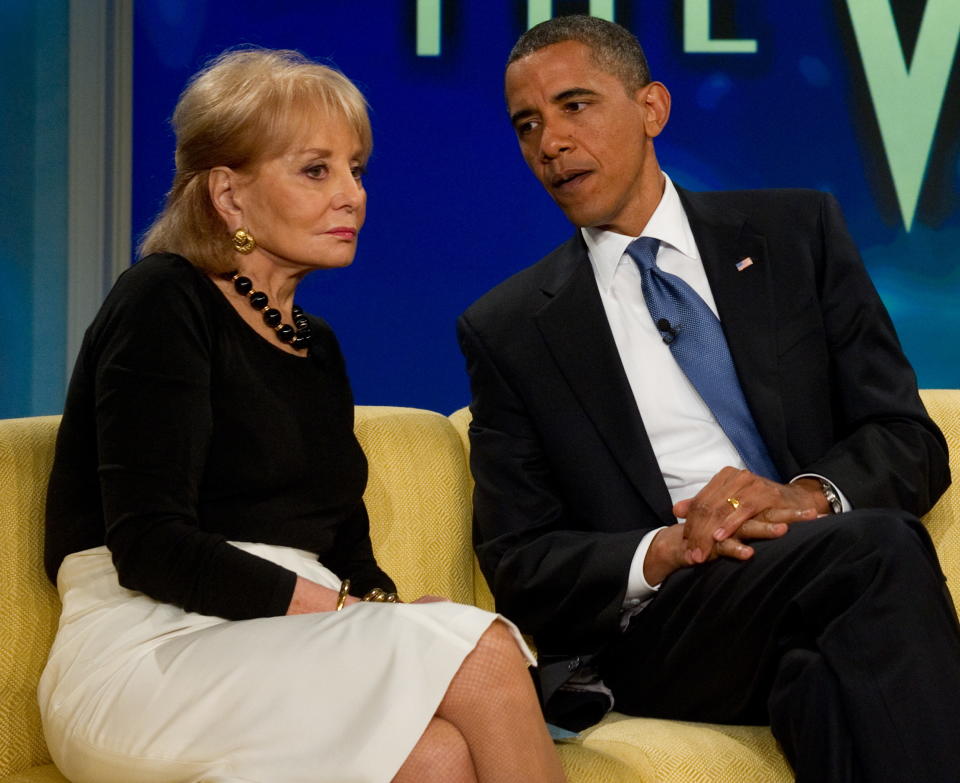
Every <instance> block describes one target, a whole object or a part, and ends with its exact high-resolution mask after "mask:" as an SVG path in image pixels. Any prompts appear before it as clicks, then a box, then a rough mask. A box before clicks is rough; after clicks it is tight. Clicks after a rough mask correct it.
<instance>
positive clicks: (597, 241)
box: [580, 173, 700, 291]
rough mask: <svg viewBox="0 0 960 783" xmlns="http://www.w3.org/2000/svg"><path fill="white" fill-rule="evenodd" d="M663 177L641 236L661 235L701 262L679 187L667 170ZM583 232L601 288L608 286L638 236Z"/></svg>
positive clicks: (661, 240) (605, 288) (664, 239)
mask: <svg viewBox="0 0 960 783" xmlns="http://www.w3.org/2000/svg"><path fill="white" fill-rule="evenodd" d="M663 178H664V188H663V195H662V196H661V197H660V203H659V204H657V208H656V209H655V210H654V211H653V214H652V215H651V216H650V220H648V221H647V225H646V226H644V228H643V231H641V232H640V234H639V236H642V237H654V238H655V239H659V240H660V243H661V244H663V245H669V246H671V247H672V248H673V249H674V250H676V251H677V252H679V253H680V254H681V255H683V256H686V257H687V258H689V259H691V260H693V261H696V262H697V263H699V262H700V251H699V250H697V243H696V242H695V241H694V239H693V231H692V230H691V228H690V221H689V220H687V213H686V212H684V210H683V204H681V203H680V196H679V194H678V193H677V188H676V186H675V185H674V184H673V181H672V180H671V179H670V177H668V176H667V175H666V173H664V175H663ZM580 232H581V233H582V234H583V240H584V242H586V244H587V251H588V253H589V255H590V263H591V264H592V265H593V271H594V274H595V275H596V277H597V283H598V284H599V285H600V287H601V289H602V290H604V291H606V290H609V288H610V286H611V285H612V284H613V277H614V275H615V274H616V272H617V268H618V267H619V265H620V261H621V259H622V258H623V255H624V251H625V250H626V249H627V245H629V244H630V243H631V242H632V241H633V240H634V239H636V238H637V237H630V236H626V235H624V234H618V233H616V232H615V231H605V230H604V229H600V228H581V229H580Z"/></svg>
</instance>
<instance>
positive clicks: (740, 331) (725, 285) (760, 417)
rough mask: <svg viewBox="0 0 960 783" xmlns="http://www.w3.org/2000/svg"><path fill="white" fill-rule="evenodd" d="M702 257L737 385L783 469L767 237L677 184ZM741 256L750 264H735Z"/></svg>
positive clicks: (783, 425)
mask: <svg viewBox="0 0 960 783" xmlns="http://www.w3.org/2000/svg"><path fill="white" fill-rule="evenodd" d="M677 191H678V193H679V194H680V199H681V201H682V202H683V206H684V209H685V211H686V213H687V218H688V219H689V221H690V227H691V229H692V230H693V235H694V238H695V239H696V242H697V247H698V249H699V250H700V256H701V259H702V261H703V266H704V270H705V271H706V274H707V279H708V281H709V282H710V290H711V291H712V293H713V298H714V301H715V302H716V305H717V311H718V312H719V314H720V321H721V324H722V325H723V332H724V335H725V336H726V338H727V344H728V345H729V347H730V353H731V355H732V356H733V363H734V366H735V367H736V371H737V376H738V378H739V380H740V386H741V388H742V389H743V394H744V396H745V397H746V399H747V404H748V405H749V406H750V410H751V412H752V413H753V418H754V421H755V422H756V424H757V429H759V431H760V434H761V435H762V436H763V438H764V441H765V442H766V444H767V449H768V450H769V452H770V455H771V456H772V457H773V460H774V462H775V463H776V464H777V466H778V467H779V468H780V469H781V471H783V469H784V466H785V465H786V464H787V463H788V462H789V459H790V458H789V456H788V454H787V452H786V444H787V438H786V423H785V422H784V417H783V408H782V406H781V404H780V391H779V388H778V380H779V379H778V375H777V352H776V349H777V346H776V312H775V309H774V299H773V290H772V289H773V282H772V271H771V266H770V263H771V260H770V258H769V257H768V256H767V247H766V240H765V239H764V237H763V236H762V235H760V234H757V233H755V232H754V231H752V230H751V229H750V227H749V225H748V223H747V218H746V216H745V215H743V214H742V213H740V212H736V211H733V210H720V209H717V208H716V207H715V206H714V202H713V200H712V199H711V194H710V193H690V192H687V191H685V190H682V189H681V188H677ZM745 259H747V260H749V262H750V263H749V264H747V265H744V266H743V268H742V269H738V264H740V263H741V262H743V261H744V260H745Z"/></svg>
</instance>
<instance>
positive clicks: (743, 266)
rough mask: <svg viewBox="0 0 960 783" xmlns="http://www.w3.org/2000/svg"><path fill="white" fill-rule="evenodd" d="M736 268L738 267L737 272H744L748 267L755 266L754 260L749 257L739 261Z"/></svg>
mask: <svg viewBox="0 0 960 783" xmlns="http://www.w3.org/2000/svg"><path fill="white" fill-rule="evenodd" d="M736 266H737V271H738V272H742V271H743V270H744V269H746V268H747V267H748V266H753V259H752V258H750V256H747V257H746V258H742V259H740V260H739V261H737V264H736Z"/></svg>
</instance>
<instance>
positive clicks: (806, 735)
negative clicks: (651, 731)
mask: <svg viewBox="0 0 960 783" xmlns="http://www.w3.org/2000/svg"><path fill="white" fill-rule="evenodd" d="M753 545H754V546H755V549H756V553H755V555H754V557H753V558H752V559H751V560H749V561H747V562H738V561H734V560H730V559H723V558H721V559H718V560H715V561H713V562H711V563H708V564H705V565H703V566H698V567H694V568H686V569H683V570H681V571H678V572H676V573H675V574H673V575H672V576H670V577H669V578H668V579H667V580H666V581H665V582H664V584H663V585H662V587H661V589H660V591H659V592H658V594H657V595H656V597H655V598H654V599H653V601H651V603H650V604H649V605H648V606H647V607H646V609H644V610H643V611H642V612H641V613H640V614H639V615H638V616H637V617H635V618H634V619H633V620H632V621H631V624H630V626H629V628H628V629H627V630H626V631H625V633H624V634H623V636H622V637H621V638H620V639H618V640H617V642H616V643H615V644H614V645H613V646H612V647H611V648H609V649H608V650H607V651H606V652H605V653H604V654H603V656H602V657H601V658H600V660H599V662H598V663H599V667H600V673H601V676H602V677H603V679H604V681H605V682H606V683H607V685H608V686H610V687H611V689H612V690H613V692H614V696H615V699H616V705H615V709H617V710H619V711H621V712H626V713H630V714H635V715H645V716H650V717H665V718H674V719H681V720H696V721H709V722H714V723H753V724H766V723H769V724H770V725H771V727H772V729H773V733H774V735H775V736H776V738H777V739H778V740H779V742H780V743H781V746H782V747H783V749H784V752H785V754H786V756H787V758H788V759H789V761H790V763H791V765H792V766H793V768H794V771H795V772H796V776H797V781H798V783H814V782H816V783H823V782H824V781H868V782H869V783H874V782H879V781H890V782H891V783H894V782H896V783H904V782H905V781H923V783H947V782H948V781H950V782H951V783H957V781H960V707H958V705H960V627H958V624H957V615H956V611H955V609H954V605H953V602H952V600H951V598H950V594H949V592H948V591H947V589H946V583H945V580H944V577H943V572H942V571H941V569H940V564H939V561H938V560H937V556H936V552H935V550H934V548H933V544H932V543H931V541H930V538H929V536H928V534H927V532H926V530H925V529H924V528H923V525H922V524H921V523H920V522H919V521H917V520H916V519H915V518H913V517H911V516H909V515H907V514H900V513H898V512H892V511H886V510H874V509H865V510H858V511H853V512H850V513H847V514H843V515H840V516H836V517H832V516H831V517H824V518H822V519H819V520H816V521H813V522H803V523H797V524H795V525H793V526H792V527H791V529H790V531H789V532H788V533H787V534H786V535H785V536H784V537H782V538H780V539H776V540H771V541H758V542H754V544H753Z"/></svg>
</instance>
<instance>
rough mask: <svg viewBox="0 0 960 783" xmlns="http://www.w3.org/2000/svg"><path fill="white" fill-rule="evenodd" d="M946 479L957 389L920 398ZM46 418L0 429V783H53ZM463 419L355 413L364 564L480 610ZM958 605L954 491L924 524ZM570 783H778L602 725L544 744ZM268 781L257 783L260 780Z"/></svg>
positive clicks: (739, 730)
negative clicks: (46, 690)
mask: <svg viewBox="0 0 960 783" xmlns="http://www.w3.org/2000/svg"><path fill="white" fill-rule="evenodd" d="M923 396H924V401H925V402H926V405H927V408H928V410H929V411H930V413H931V415H932V416H933V417H934V418H935V419H936V420H937V422H938V423H939V425H940V426H941V428H942V429H943V430H944V432H945V434H946V435H947V439H948V441H949V442H950V445H951V451H952V454H953V459H952V461H951V462H952V467H953V470H954V475H957V476H960V390H934V391H924V392H923ZM58 420H59V419H58V417H55V416H47V417H38V418H30V419H10V420H5V421H0V573H2V581H0V783H44V782H46V783H55V782H56V783H64V781H65V778H64V777H63V776H61V775H60V773H59V772H57V770H56V768H55V767H54V766H53V765H52V764H51V763H50V758H49V755H48V753H47V750H46V746H45V744H44V741H43V734H42V732H41V729H40V719H39V715H38V711H37V707H36V703H35V690H36V685H37V680H38V678H39V676H40V671H41V669H42V668H43V663H44V660H45V658H46V652H47V649H48V648H49V645H50V643H51V640H52V638H53V635H54V633H55V631H56V623H57V614H58V611H59V605H58V600H57V595H56V591H55V590H54V589H53V588H52V587H51V586H50V585H49V584H48V582H47V580H46V577H45V576H44V573H43V568H42V531H43V502H44V493H45V490H46V480H47V474H48V473H49V469H50V462H51V459H52V456H53V442H54V437H55V434H56V428H57V423H58ZM468 422H469V413H468V412H467V411H465V410H461V411H458V412H457V413H455V414H453V416H451V417H450V418H449V419H448V418H446V417H444V416H441V415H440V414H437V413H431V412H429V411H422V410H415V409H409V408H382V407H363V406H361V407H358V408H357V425H356V430H357V435H358V437H359V439H360V442H361V444H362V445H363V448H364V450H365V451H366V453H367V456H368V458H369V461H370V480H369V485H368V488H367V493H366V501H367V505H368V507H369V510H370V516H371V520H372V535H373V540H374V548H375V550H376V553H377V557H378V559H379V560H380V561H381V562H382V563H383V565H384V567H385V568H386V570H387V571H388V572H390V573H391V574H392V575H393V576H394V578H395V579H396V581H397V584H398V586H399V589H400V592H401V595H402V596H409V597H413V596H416V595H419V594H421V593H433V594H438V595H444V596H447V597H450V598H452V599H454V600H456V601H464V602H472V603H476V604H477V605H479V606H484V607H487V608H489V607H490V606H491V604H492V601H491V598H490V594H489V591H488V590H487V587H486V584H485V583H484V581H483V578H482V577H481V576H480V575H479V572H478V571H477V570H476V566H475V562H474V558H473V555H472V552H471V548H470V492H471V481H470V476H469V471H468V469H467V460H466V453H467V442H466V426H467V424H468ZM925 521H926V523H927V525H928V527H929V528H930V531H931V533H932V535H933V538H934V541H935V542H936V544H937V547H938V550H939V552H940V557H941V561H942V562H943V566H944V569H945V570H946V572H947V575H948V578H949V580H950V588H951V591H952V594H953V597H954V600H955V601H960V587H958V584H960V490H957V489H951V491H950V492H948V494H947V495H946V496H945V497H944V498H943V499H942V500H941V501H940V503H939V504H938V505H937V507H936V508H935V509H934V510H933V511H931V512H930V514H928V515H927V517H926V519H925ZM558 750H559V752H560V754H561V756H562V759H563V763H564V767H565V769H566V771H567V775H568V777H569V779H570V780H571V781H572V782H573V783H580V782H581V781H582V782H584V783H587V782H588V781H589V782H590V783H631V782H639V783H653V782H654V781H658V782H662V783H674V782H676V783H681V782H682V783H693V782H694V781H710V782H711V783H721V782H726V781H729V782H730V783H742V782H743V781H751V782H753V781H771V782H773V781H777V782H779V781H789V780H792V775H791V774H790V770H789V767H788V766H787V764H786V762H785V761H784V759H783V757H782V755H781V754H780V753H779V751H778V750H777V747H776V743H775V742H774V740H773V737H772V736H771V735H770V732H769V730H767V729H765V728H758V727H746V726H717V725H709V724H695V723H681V722H676V721H663V720H652V719H645V718H629V717H626V716H623V715H620V714H617V713H611V714H610V715H608V716H607V718H606V719H604V720H603V721H602V722H601V723H600V724H598V725H597V726H594V727H592V728H590V729H588V730H586V731H585V732H583V733H582V734H581V735H580V736H579V737H578V738H577V739H576V740H573V741H567V742H563V743H561V744H559V745H558ZM264 783H269V781H264Z"/></svg>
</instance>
